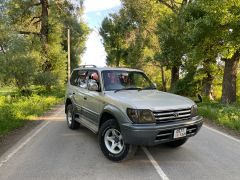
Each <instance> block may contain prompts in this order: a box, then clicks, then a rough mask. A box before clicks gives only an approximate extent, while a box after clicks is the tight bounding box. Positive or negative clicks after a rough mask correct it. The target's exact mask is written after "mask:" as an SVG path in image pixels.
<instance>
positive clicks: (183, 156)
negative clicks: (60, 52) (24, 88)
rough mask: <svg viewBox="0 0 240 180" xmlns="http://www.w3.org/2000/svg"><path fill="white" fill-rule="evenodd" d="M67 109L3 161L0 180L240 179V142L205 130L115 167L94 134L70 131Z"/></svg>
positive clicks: (141, 150)
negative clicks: (182, 144)
mask: <svg viewBox="0 0 240 180" xmlns="http://www.w3.org/2000/svg"><path fill="white" fill-rule="evenodd" d="M63 108H64V107H63V106H61V107H60V108H59V109H57V110H56V112H55V113H54V114H52V115H51V116H50V117H48V118H46V119H45V122H43V123H41V124H40V125H39V126H37V127H36V128H35V129H33V130H32V131H31V132H30V133H28V134H27V135H26V136H25V137H24V138H22V139H21V140H20V141H19V142H18V143H17V144H16V145H14V147H12V148H11V149H10V150H9V151H7V152H6V153H5V154H3V155H2V156H1V157H0V179H1V180H5V179H9V180H28V179H31V180H32V179H44V180H46V179H57V180H61V179H78V180H85V179H87V180H89V179H90V180H91V179H97V180H98V179H99V180H101V179H104V180H107V179H111V180H115V179H116V180H117V179H128V180H131V179H136V180H140V179H144V180H145V179H154V180H155V179H157V180H159V179H165V180H168V179H170V180H193V179H203V180H206V179H216V180H221V179H222V180H226V179H227V180H232V179H235V180H239V179H240V141H239V140H237V139H233V138H231V137H227V136H225V135H224V134H220V133H219V132H216V131H214V130H212V129H209V128H207V127H203V128H202V129H201V131H200V132H199V134H198V135H197V136H195V137H193V138H191V139H190V140H189V141H188V142H187V143H186V144H185V145H184V146H182V147H180V148H178V149H171V148H167V147H165V146H162V145H160V146H156V147H150V148H145V147H141V148H139V150H138V151H137V153H136V155H135V157H134V158H133V159H132V160H128V161H125V162H122V163H114V162H111V161H109V160H107V159H106V158H105V157H104V156H103V154H102V153H101V151H100V148H99V147H98V143H97V136H96V135H94V134H93V133H92V132H91V131H89V130H88V129H86V128H84V127H82V128H80V129H78V130H75V131H72V130H70V129H68V128H67V125H66V122H65V114H64V109H63Z"/></svg>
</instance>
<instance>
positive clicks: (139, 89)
mask: <svg viewBox="0 0 240 180" xmlns="http://www.w3.org/2000/svg"><path fill="white" fill-rule="evenodd" d="M124 90H138V91H141V90H142V88H133V87H132V88H123V89H117V90H115V91H114V92H115V93H116V92H119V91H124Z"/></svg>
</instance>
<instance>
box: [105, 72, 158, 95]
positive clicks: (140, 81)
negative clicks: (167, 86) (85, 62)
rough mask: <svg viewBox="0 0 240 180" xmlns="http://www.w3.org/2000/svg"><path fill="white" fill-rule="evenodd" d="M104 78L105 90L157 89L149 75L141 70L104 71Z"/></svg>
mask: <svg viewBox="0 0 240 180" xmlns="http://www.w3.org/2000/svg"><path fill="white" fill-rule="evenodd" d="M102 78H103V84H104V89H105V91H120V90H135V89H136V90H145V89H155V86H154V85H153V83H152V82H151V81H150V80H149V79H148V77H147V76H146V75H145V74H144V73H142V72H139V71H121V70H109V71H103V72H102Z"/></svg>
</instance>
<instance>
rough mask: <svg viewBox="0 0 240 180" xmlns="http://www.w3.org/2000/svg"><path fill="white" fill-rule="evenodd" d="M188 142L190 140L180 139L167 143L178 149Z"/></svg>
mask: <svg viewBox="0 0 240 180" xmlns="http://www.w3.org/2000/svg"><path fill="white" fill-rule="evenodd" d="M187 140H188V138H184V139H179V140H175V141H171V142H167V143H166V145H167V146H169V147H172V148H177V147H179V146H182V145H183V144H185V143H186V142H187Z"/></svg>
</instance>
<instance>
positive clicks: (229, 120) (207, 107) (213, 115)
mask: <svg viewBox="0 0 240 180" xmlns="http://www.w3.org/2000/svg"><path fill="white" fill-rule="evenodd" d="M198 106H199V114H200V115H202V116H203V117H205V118H207V119H209V120H211V121H213V122H215V123H217V124H219V125H221V126H224V127H226V128H229V129H231V130H235V131H237V132H240V103H236V104H234V105H223V104H220V103H219V102H204V103H200V104H199V105H198Z"/></svg>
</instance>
